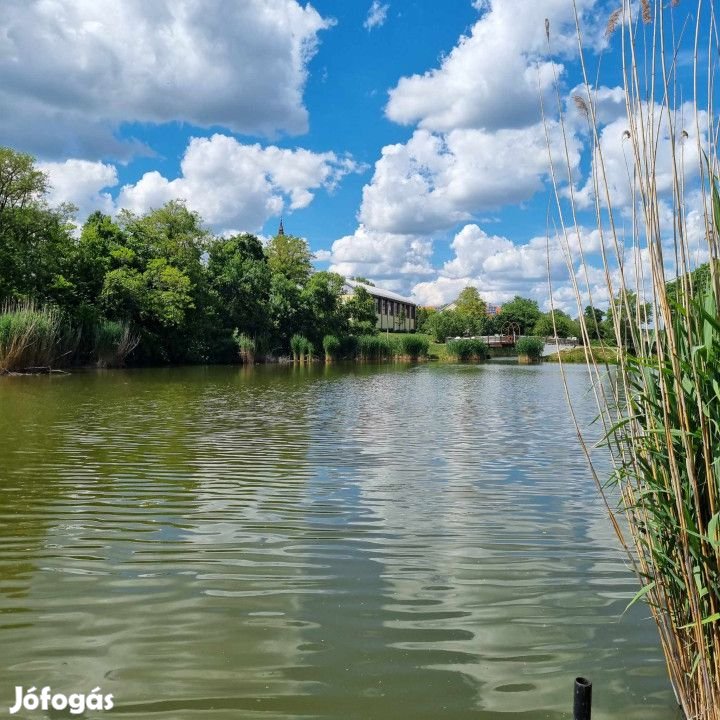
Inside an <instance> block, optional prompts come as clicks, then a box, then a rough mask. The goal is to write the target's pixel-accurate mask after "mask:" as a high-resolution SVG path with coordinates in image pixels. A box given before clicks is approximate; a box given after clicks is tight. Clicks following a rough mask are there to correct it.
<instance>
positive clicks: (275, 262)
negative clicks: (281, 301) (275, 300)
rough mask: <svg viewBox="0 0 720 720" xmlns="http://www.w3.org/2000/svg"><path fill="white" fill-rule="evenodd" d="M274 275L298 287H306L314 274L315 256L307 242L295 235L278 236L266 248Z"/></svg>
mask: <svg viewBox="0 0 720 720" xmlns="http://www.w3.org/2000/svg"><path fill="white" fill-rule="evenodd" d="M265 255H266V256H267V261H268V265H269V266H270V271H271V272H272V274H273V275H283V276H284V277H286V278H287V279H288V280H290V281H292V282H294V283H296V284H297V285H304V284H305V283H306V282H307V281H308V279H309V277H310V274H311V273H312V259H313V255H312V253H311V252H310V248H309V247H308V244H307V242H306V241H305V240H303V239H302V238H299V237H296V236H295V235H276V236H275V237H273V238H271V239H270V242H269V243H268V244H267V247H266V248H265Z"/></svg>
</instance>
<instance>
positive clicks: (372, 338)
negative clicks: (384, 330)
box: [357, 335, 398, 360]
mask: <svg viewBox="0 0 720 720" xmlns="http://www.w3.org/2000/svg"><path fill="white" fill-rule="evenodd" d="M397 343H398V340H397V339H396V338H395V337H394V336H393V337H390V336H388V335H360V336H359V337H358V347H357V356H358V358H359V359H360V360H391V359H392V358H394V357H395V356H396V355H397V354H398V344H397Z"/></svg>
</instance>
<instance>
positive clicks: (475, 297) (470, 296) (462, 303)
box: [455, 285, 487, 322]
mask: <svg viewBox="0 0 720 720" xmlns="http://www.w3.org/2000/svg"><path fill="white" fill-rule="evenodd" d="M455 309H456V310H457V311H458V312H459V313H461V314H462V315H465V316H467V317H469V318H473V319H474V320H475V321H477V322H481V321H482V320H483V319H484V318H485V316H486V315H487V303H486V302H485V301H484V300H483V299H482V298H481V297H480V293H479V292H478V290H477V288H475V287H472V285H468V286H467V287H466V288H463V289H462V290H461V291H460V295H458V299H457V300H456V301H455Z"/></svg>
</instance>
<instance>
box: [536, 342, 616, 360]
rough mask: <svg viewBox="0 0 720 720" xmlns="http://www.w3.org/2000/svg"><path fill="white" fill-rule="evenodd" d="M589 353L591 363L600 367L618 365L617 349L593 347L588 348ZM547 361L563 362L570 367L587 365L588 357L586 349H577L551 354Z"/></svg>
mask: <svg viewBox="0 0 720 720" xmlns="http://www.w3.org/2000/svg"><path fill="white" fill-rule="evenodd" d="M588 352H589V353H590V354H591V362H595V363H597V364H600V365H617V362H618V356H617V348H614V347H599V346H591V347H589V348H588ZM545 361H546V362H555V363H556V362H561V361H562V362H563V363H567V364H568V365H573V364H585V363H586V362H587V357H586V355H585V349H584V348H582V347H576V348H570V349H568V350H560V352H554V353H551V354H550V355H548V356H547V357H546V358H545Z"/></svg>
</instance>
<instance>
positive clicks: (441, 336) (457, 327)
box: [425, 310, 466, 343]
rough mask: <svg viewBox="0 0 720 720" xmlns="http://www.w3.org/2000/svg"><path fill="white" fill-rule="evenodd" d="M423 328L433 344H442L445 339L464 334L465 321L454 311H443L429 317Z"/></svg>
mask: <svg viewBox="0 0 720 720" xmlns="http://www.w3.org/2000/svg"><path fill="white" fill-rule="evenodd" d="M425 327H426V328H427V331H428V332H429V333H430V334H431V335H432V336H433V339H434V340H435V342H439V343H443V342H445V340H446V339H447V338H449V337H458V336H460V335H462V334H463V333H464V332H465V329H466V319H465V318H464V317H463V316H462V315H461V314H460V313H458V312H457V311H456V310H443V311H442V312H437V313H434V314H432V315H430V317H429V318H428V320H427V322H426V323H425Z"/></svg>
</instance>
